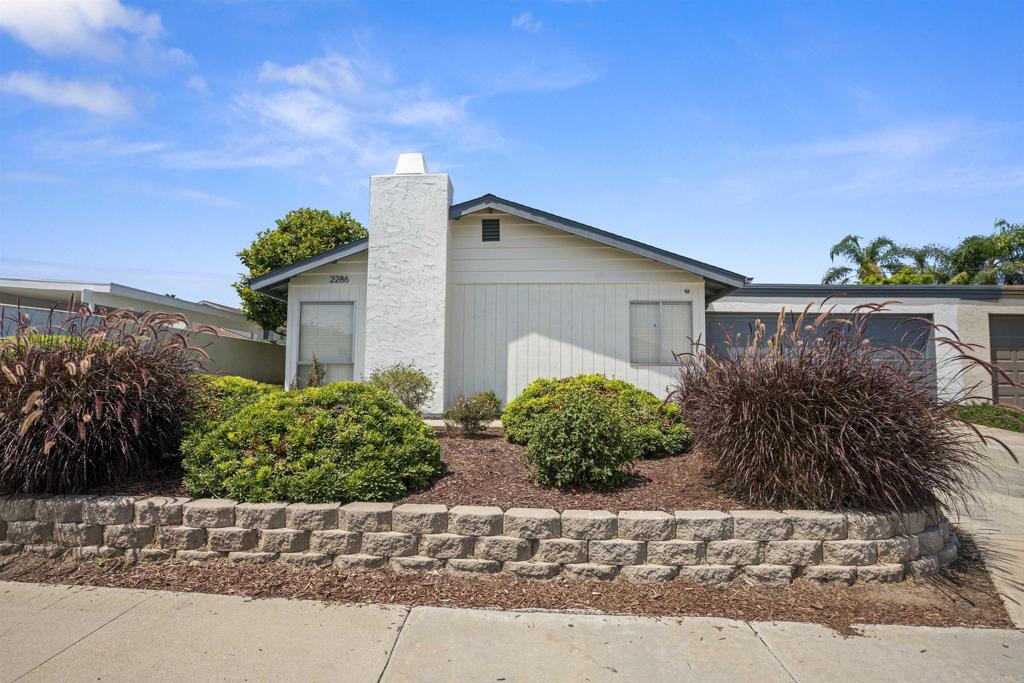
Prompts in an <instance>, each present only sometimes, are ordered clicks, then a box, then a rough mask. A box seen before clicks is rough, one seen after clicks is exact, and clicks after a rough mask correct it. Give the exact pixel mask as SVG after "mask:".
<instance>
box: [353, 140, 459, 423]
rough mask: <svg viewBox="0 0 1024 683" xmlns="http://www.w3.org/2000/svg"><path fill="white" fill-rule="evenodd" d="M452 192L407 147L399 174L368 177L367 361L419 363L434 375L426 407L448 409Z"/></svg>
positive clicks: (443, 177) (372, 365)
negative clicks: (447, 309)
mask: <svg viewBox="0 0 1024 683" xmlns="http://www.w3.org/2000/svg"><path fill="white" fill-rule="evenodd" d="M451 198H452V185H451V182H450V181H449V179H448V174H447V173H428V172H427V164H426V162H425V161H424V159H423V155H422V154H419V153H412V154H402V155H401V156H400V157H399V158H398V164H397V165H396V166H395V173H394V175H379V176H372V177H371V178H370V252H369V264H368V269H367V283H366V284H367V286H366V361H365V364H364V367H365V368H366V371H367V373H369V372H372V371H373V370H375V369H377V368H384V367H388V366H390V365H394V364H395V363H398V362H405V363H410V362H411V363H415V364H416V366H417V367H418V368H419V369H421V370H423V371H424V372H426V373H427V374H428V375H429V376H430V378H431V379H433V380H434V382H435V391H434V396H433V397H432V398H431V400H430V401H429V402H428V403H427V405H426V406H425V407H424V409H423V410H424V412H425V413H428V414H440V413H441V412H442V411H443V409H444V408H443V401H444V358H445V304H446V289H447V270H448V208H449V207H450V206H451Z"/></svg>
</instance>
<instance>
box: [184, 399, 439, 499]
mask: <svg viewBox="0 0 1024 683" xmlns="http://www.w3.org/2000/svg"><path fill="white" fill-rule="evenodd" d="M182 450H183V454H184V456H185V457H184V462H183V465H184V468H185V485H186V487H187V488H188V490H189V491H190V492H191V493H193V494H195V495H212V496H223V497H226V498H232V499H235V500H242V501H249V502H268V501H274V500H291V501H300V502H306V503H323V502H333V501H345V500H370V501H372V500H393V499H395V498H400V497H401V496H403V495H405V494H406V493H408V492H410V491H414V490H417V489H421V488H424V487H426V486H427V485H428V484H429V483H430V481H431V479H432V478H433V477H434V476H435V475H437V473H438V472H439V470H440V466H441V447H440V445H439V444H438V442H437V439H436V437H435V436H434V433H433V431H432V430H431V429H430V428H429V427H428V426H427V425H426V424H425V423H424V422H423V420H421V419H420V418H419V416H418V415H416V414H415V413H413V412H412V411H410V410H408V409H407V408H405V407H404V406H402V404H400V403H399V402H398V401H397V400H396V399H395V398H394V397H393V396H391V395H390V394H388V393H387V392H385V391H382V390H380V389H378V388H376V387H372V386H370V385H367V384H359V383H356V382H339V383H337V384H331V385H328V386H326V387H316V388H310V389H303V390H301V391H299V390H294V391H288V392H277V393H272V394H270V395H269V396H266V397H265V398H263V399H262V400H260V401H258V402H257V403H254V404H252V405H250V406H248V407H246V408H243V409H242V410H241V411H239V412H238V413H236V414H234V415H232V416H229V417H228V418H227V420H225V421H224V422H223V423H222V424H221V425H220V426H219V427H217V428H216V429H214V430H213V431H212V432H210V433H208V434H206V435H204V436H203V437H202V438H201V439H198V440H196V441H195V442H191V441H190V442H188V443H186V444H184V445H183V449H182Z"/></svg>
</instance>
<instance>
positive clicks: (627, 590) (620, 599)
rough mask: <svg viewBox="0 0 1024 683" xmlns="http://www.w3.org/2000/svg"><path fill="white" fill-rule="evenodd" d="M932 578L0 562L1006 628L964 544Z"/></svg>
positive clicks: (36, 576)
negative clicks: (714, 577)
mask: <svg viewBox="0 0 1024 683" xmlns="http://www.w3.org/2000/svg"><path fill="white" fill-rule="evenodd" d="M962 538H963V539H964V543H963V546H962V548H961V558H960V559H959V560H958V561H957V562H956V563H955V564H953V565H951V566H950V567H947V568H946V570H945V571H944V573H943V575H942V576H940V577H936V578H934V579H929V580H908V581H905V582H903V583H898V584H890V585H860V584H857V585H854V586H848V587H846V586H844V587H840V586H821V585H817V584H813V583H810V582H807V581H797V582H795V583H793V584H792V585H790V586H788V587H785V588H767V587H762V586H749V585H746V584H744V583H743V582H742V581H735V582H733V583H731V584H728V585H725V586H718V587H700V586H694V585H690V584H687V583H684V582H681V581H672V582H667V583H654V584H629V583H625V582H621V581H615V582H610V583H602V582H590V581H577V580H571V579H561V578H559V579H554V580H552V581H531V580H526V579H516V578H513V577H506V576H500V575H499V576H495V577H489V578H479V579H475V578H474V579H467V578H456V577H452V576H448V575H445V574H415V575H411V574H403V575H399V574H395V573H393V572H391V571H389V570H379V571H373V572H366V573H343V572H340V571H337V570H335V569H334V568H331V567H329V568H303V567H291V566H288V565H284V564H280V563H274V564H267V565H260V564H244V565H240V564H233V563H230V562H227V561H226V560H224V561H215V562H209V563H206V564H186V563H183V562H175V561H170V562H156V563H147V564H124V563H122V562H121V561H107V562H105V563H97V562H82V563H74V562H70V561H61V560H47V559H43V558H38V557H34V556H21V555H18V556H12V557H7V558H0V580H7V581H27V582H36V583H53V584H70V585H93V586H110V587H120V588H146V589H156V590H171V591H179V592H197V593H223V594H228V595H243V596H249V597H253V598H270V597H281V598H293V599H303V600H322V601H326V602H339V603H375V604H402V605H410V606H417V605H433V606H439V607H466V608H498V609H546V610H588V611H600V612H606V613H613V614H636V615H648V616H714V617H726V618H731V619H744V620H758V621H804V622H814V623H819V624H824V625H826V626H830V627H832V628H835V629H836V630H838V631H840V632H843V633H853V632H855V631H854V630H852V629H851V625H853V624H906V625H917V626H969V627H993V628H1013V625H1012V623H1011V622H1010V620H1009V618H1008V617H1007V615H1006V610H1005V609H1004V608H1003V604H1002V602H1001V601H1000V599H999V596H998V595H997V594H996V592H995V589H994V588H993V586H992V582H991V580H990V579H989V576H988V573H987V572H986V571H985V568H984V565H983V563H982V561H981V559H980V557H979V555H978V553H977V552H976V549H975V548H974V546H973V544H972V543H971V541H970V539H969V538H966V537H963V536H962Z"/></svg>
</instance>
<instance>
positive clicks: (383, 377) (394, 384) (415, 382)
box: [369, 363, 434, 413]
mask: <svg viewBox="0 0 1024 683" xmlns="http://www.w3.org/2000/svg"><path fill="white" fill-rule="evenodd" d="M369 383H370V384H372V385H373V386H375V387H378V388H380V389H383V390H384V391H387V392H389V393H390V394H392V395H393V396H394V397H395V398H397V399H398V400H399V401H400V402H401V404H402V405H403V406H405V407H406V408H408V409H409V410H411V411H413V412H416V413H418V412H420V410H421V409H422V408H423V406H424V404H426V402H427V400H428V399H430V397H431V396H432V395H433V393H434V380H432V379H430V378H429V377H428V376H427V375H426V373H425V372H423V371H422V370H420V369H418V368H417V367H416V366H415V365H413V364H412V363H396V364H395V365H392V366H391V367H388V368H383V369H377V370H374V371H373V373H371V374H370V379H369Z"/></svg>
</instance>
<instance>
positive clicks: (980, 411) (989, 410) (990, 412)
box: [954, 403, 1024, 432]
mask: <svg viewBox="0 0 1024 683" xmlns="http://www.w3.org/2000/svg"><path fill="white" fill-rule="evenodd" d="M954 413H955V414H956V416H957V418H959V419H961V420H964V421H966V422H973V423H974V424H979V425H985V426H986V427H995V428H997V429H1006V430H1009V431H1011V432H1024V410H1021V409H1020V408H1016V407H1014V406H1008V405H1003V404H992V403H975V404H974V405H967V406H957V407H956V408H955V409H954Z"/></svg>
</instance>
